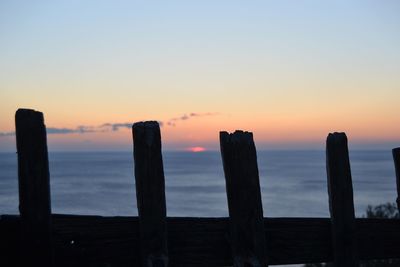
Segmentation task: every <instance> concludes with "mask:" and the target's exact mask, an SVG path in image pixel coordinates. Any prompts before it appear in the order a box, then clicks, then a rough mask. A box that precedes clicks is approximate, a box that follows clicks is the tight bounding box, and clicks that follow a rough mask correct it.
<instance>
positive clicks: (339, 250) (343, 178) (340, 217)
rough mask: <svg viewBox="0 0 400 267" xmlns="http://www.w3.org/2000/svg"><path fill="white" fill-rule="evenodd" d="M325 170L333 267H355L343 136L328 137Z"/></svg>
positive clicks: (352, 219) (354, 242)
mask: <svg viewBox="0 0 400 267" xmlns="http://www.w3.org/2000/svg"><path fill="white" fill-rule="evenodd" d="M326 168H327V175H328V193H329V210H330V213H331V223H332V225H331V227H332V242H333V244H332V245H333V246H332V249H333V262H334V265H335V266H337V267H350V266H351V267H354V266H358V265H359V263H358V257H357V247H356V224H355V216H354V203H353V185H352V180H351V170H350V160H349V151H348V147H347V137H346V134H345V133H333V134H329V135H328V138H327V141H326Z"/></svg>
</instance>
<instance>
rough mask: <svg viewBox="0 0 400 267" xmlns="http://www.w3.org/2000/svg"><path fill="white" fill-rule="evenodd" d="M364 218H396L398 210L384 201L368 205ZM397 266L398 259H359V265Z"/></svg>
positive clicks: (324, 266)
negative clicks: (376, 204)
mask: <svg viewBox="0 0 400 267" xmlns="http://www.w3.org/2000/svg"><path fill="white" fill-rule="evenodd" d="M363 217H365V218H385V219H398V218H399V211H398V209H397V207H396V204H395V203H386V204H381V205H378V206H368V207H367V210H366V211H365V216H363ZM395 266H396V267H398V266H400V259H387V260H371V261H361V262H360V267H395ZM304 267H334V266H333V263H307V264H304Z"/></svg>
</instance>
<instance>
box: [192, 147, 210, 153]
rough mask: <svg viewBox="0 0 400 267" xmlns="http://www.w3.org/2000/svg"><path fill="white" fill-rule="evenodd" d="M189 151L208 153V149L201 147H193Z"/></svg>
mask: <svg viewBox="0 0 400 267" xmlns="http://www.w3.org/2000/svg"><path fill="white" fill-rule="evenodd" d="M187 151H190V152H194V153H197V152H204V151H206V149H205V148H204V147H201V146H193V147H189V148H187Z"/></svg>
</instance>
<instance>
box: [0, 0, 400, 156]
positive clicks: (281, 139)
mask: <svg viewBox="0 0 400 267" xmlns="http://www.w3.org/2000/svg"><path fill="white" fill-rule="evenodd" d="M399 14H400V1H396V0H393V1H384V0H382V1H367V0H366V1H348V0H346V1H330V2H328V1H274V2H272V1H204V0H202V1H196V2H195V1H183V0H182V1H140V2H139V1H98V0H96V1H94V0H93V1H1V2H0V151H15V137H14V136H13V134H12V133H13V131H14V113H15V111H16V110H17V109H18V108H20V107H24V108H33V109H36V110H39V111H42V112H44V115H45V122H46V125H47V127H48V133H49V134H48V144H49V149H50V150H121V149H123V150H130V149H131V148H132V136H131V131H130V129H129V125H130V124H132V123H133V122H136V121H141V120H158V121H160V122H162V128H161V132H162V139H163V146H164V149H166V150H185V149H189V148H191V147H197V148H199V149H200V150H199V151H202V150H204V149H207V150H210V149H211V150H216V149H218V133H219V131H220V130H227V131H233V130H235V129H243V130H248V131H252V132H253V133H254V138H255V141H256V145H257V147H258V148H259V149H323V148H324V142H325V138H326V136H327V134H328V133H329V132H332V131H345V132H346V133H347V135H348V137H349V140H350V143H351V145H352V146H354V147H356V148H366V149H368V148H385V149H386V148H391V147H394V146H400V15H399Z"/></svg>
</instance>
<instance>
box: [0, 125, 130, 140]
mask: <svg viewBox="0 0 400 267" xmlns="http://www.w3.org/2000/svg"><path fill="white" fill-rule="evenodd" d="M131 127H132V123H104V124H102V125H99V126H88V125H79V126H77V127H76V128H56V127H47V128H46V132H47V134H73V133H79V134H85V133H98V132H116V131H118V130H119V129H121V128H127V129H130V128H131ZM13 135H15V132H0V137H1V136H13Z"/></svg>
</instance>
